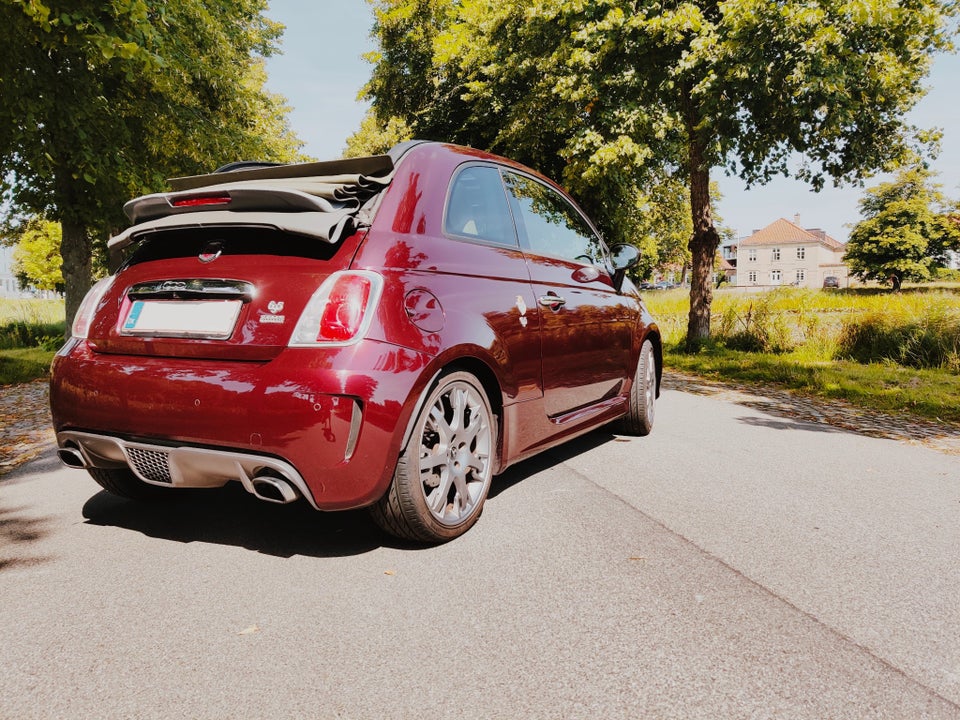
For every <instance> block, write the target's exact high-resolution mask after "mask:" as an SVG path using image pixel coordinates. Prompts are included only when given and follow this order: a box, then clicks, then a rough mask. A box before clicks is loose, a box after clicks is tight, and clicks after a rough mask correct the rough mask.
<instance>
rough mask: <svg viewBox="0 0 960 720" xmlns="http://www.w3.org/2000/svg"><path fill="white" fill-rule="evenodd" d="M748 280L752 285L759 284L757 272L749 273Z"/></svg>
mask: <svg viewBox="0 0 960 720" xmlns="http://www.w3.org/2000/svg"><path fill="white" fill-rule="evenodd" d="M747 279H748V280H749V281H750V282H752V283H755V282H757V272H756V271H755V270H752V271H750V272H749V273H747Z"/></svg>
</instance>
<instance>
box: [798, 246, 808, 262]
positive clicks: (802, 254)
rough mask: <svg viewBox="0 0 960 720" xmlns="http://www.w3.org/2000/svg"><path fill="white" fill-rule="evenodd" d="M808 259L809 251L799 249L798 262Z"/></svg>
mask: <svg viewBox="0 0 960 720" xmlns="http://www.w3.org/2000/svg"><path fill="white" fill-rule="evenodd" d="M806 257H807V249H806V248H802V247H798V248H797V260H804V259H806Z"/></svg>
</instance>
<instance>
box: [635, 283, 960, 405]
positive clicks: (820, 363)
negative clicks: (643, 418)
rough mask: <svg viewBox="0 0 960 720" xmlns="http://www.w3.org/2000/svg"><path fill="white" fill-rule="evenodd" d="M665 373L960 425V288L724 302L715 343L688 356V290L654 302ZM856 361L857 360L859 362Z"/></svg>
mask: <svg viewBox="0 0 960 720" xmlns="http://www.w3.org/2000/svg"><path fill="white" fill-rule="evenodd" d="M645 299H646V301H647V303H648V305H649V307H650V310H651V312H652V313H653V314H654V316H655V317H656V318H657V320H658V323H659V325H660V328H661V331H662V332H663V334H664V341H665V349H666V359H665V364H666V366H667V367H668V368H669V367H674V368H677V369H679V370H684V371H686V372H690V373H694V374H699V375H704V376H707V377H710V378H714V379H717V380H724V379H727V380H733V381H737V382H742V383H747V384H764V383H770V384H774V385H778V386H781V387H786V388H790V389H792V390H794V391H797V392H801V393H806V394H809V395H818V396H822V397H830V398H843V399H846V400H848V401H850V402H853V403H856V404H858V405H861V406H864V407H869V408H873V409H877V410H882V411H885V412H890V413H907V414H912V415H917V416H920V417H924V418H928V419H935V420H947V421H952V422H960V288H958V287H956V286H920V287H910V288H907V289H905V291H904V292H902V293H899V294H896V295H894V294H891V293H889V292H885V291H880V290H877V289H861V290H843V291H818V290H798V289H779V290H775V291H769V292H764V293H746V292H741V291H737V290H735V289H725V290H721V291H719V292H717V293H715V295H714V303H713V321H712V323H711V327H712V330H711V332H712V338H711V341H710V342H709V343H707V344H706V345H705V346H704V347H703V348H702V349H701V350H700V351H699V352H697V353H686V352H684V351H683V347H682V346H683V340H684V336H685V332H686V322H687V312H688V308H689V297H688V294H687V291H683V290H674V291H670V292H665V293H664V292H654V293H647V294H646V296H645ZM852 358H857V359H858V360H859V361H856V360H854V359H852Z"/></svg>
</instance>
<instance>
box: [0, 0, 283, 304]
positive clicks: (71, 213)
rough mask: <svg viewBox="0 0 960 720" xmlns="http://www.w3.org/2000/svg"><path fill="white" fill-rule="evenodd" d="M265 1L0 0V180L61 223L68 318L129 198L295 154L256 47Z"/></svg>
mask: <svg viewBox="0 0 960 720" xmlns="http://www.w3.org/2000/svg"><path fill="white" fill-rule="evenodd" d="M265 9H266V0H230V2H227V1H226V0H215V1H212V2H211V1H201V0H177V1H176V2H174V1H173V0H156V1H152V2H146V0H111V1H110V2H95V1H94V0H0V41H2V44H3V46H4V48H5V49H6V50H5V52H4V53H3V55H2V57H0V87H2V92H3V103H2V104H0V162H2V166H3V168H4V171H5V172H4V175H3V177H2V178H0V189H2V191H3V193H4V196H5V200H6V201H7V202H8V203H9V206H10V207H11V208H12V209H13V210H14V212H16V213H20V214H23V215H33V214H39V215H42V216H44V217H45V218H46V219H49V220H53V221H58V222H60V223H61V225H62V228H63V245H62V253H63V260H64V281H65V286H66V294H67V316H68V319H69V318H70V317H72V315H73V313H74V312H75V311H76V308H77V306H78V305H79V302H80V300H81V299H82V296H83V293H84V292H85V291H86V289H87V287H88V286H89V285H90V282H91V275H92V273H91V248H92V246H93V244H94V243H95V242H98V241H103V240H104V239H105V238H106V236H107V235H108V234H109V233H110V232H111V230H113V229H115V228H117V227H120V226H122V225H123V224H124V219H123V216H122V214H121V211H120V209H121V206H122V203H123V201H124V200H125V199H127V198H129V197H130V196H132V195H136V194H141V193H144V192H149V191H155V190H160V189H162V188H163V186H164V178H166V177H168V176H171V175H182V174H188V173H195V172H204V171H208V170H210V169H212V168H214V167H217V166H218V165H220V164H222V163H223V161H224V160H225V159H236V158H238V157H246V158H265V159H277V160H286V159H291V158H293V156H294V154H295V152H296V149H297V147H298V143H297V142H296V140H295V139H294V138H293V137H292V135H291V134H290V132H289V130H288V128H287V125H286V119H285V113H286V108H285V107H284V105H283V101H282V99H281V98H279V97H277V96H274V95H271V94H269V93H267V92H266V91H265V90H264V87H263V83H264V80H265V73H264V69H263V61H262V57H263V56H264V55H267V54H269V53H270V52H271V51H272V49H273V47H274V43H275V41H276V38H277V37H278V36H279V34H280V31H281V28H280V26H278V25H276V24H274V23H272V22H270V21H269V20H267V19H266V18H265V17H264V15H263V12H264V11H265Z"/></svg>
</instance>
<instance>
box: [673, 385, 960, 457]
mask: <svg viewBox="0 0 960 720" xmlns="http://www.w3.org/2000/svg"><path fill="white" fill-rule="evenodd" d="M663 387H664V388H665V389H670V390H679V391H681V392H688V393H694V394H696V395H710V396H715V397H720V398H722V399H724V400H728V401H730V402H733V403H737V404H738V405H744V406H746V407H750V408H754V409H756V410H760V411H762V412H766V413H769V414H771V415H776V416H778V417H784V418H790V419H793V420H804V421H807V422H814V423H824V424H827V425H832V426H833V427H838V428H843V429H844V430H848V431H850V432H855V433H858V434H860V435H868V436H870V437H878V438H886V439H889V440H898V441H900V442H905V443H909V444H911V445H923V446H924V447H927V448H930V449H932V450H937V451H939V452H944V453H949V454H951V455H960V425H957V424H955V423H949V422H946V421H940V422H937V421H934V420H923V419H920V418H916V417H910V416H907V415H891V414H888V413H883V412H879V411H877V410H868V409H865V408H861V407H857V406H855V405H852V404H851V403H848V402H846V401H844V400H833V399H829V398H818V397H810V396H804V395H799V394H796V393H792V392H790V391H789V390H780V389H777V388H773V387H770V386H769V385H766V386H763V387H762V388H758V387H752V386H749V385H744V384H741V383H733V382H727V381H723V382H720V381H717V380H708V379H706V378H702V377H699V376H697V375H689V374H687V373H682V372H678V371H676V370H669V369H668V370H666V371H665V372H664V375H663Z"/></svg>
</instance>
